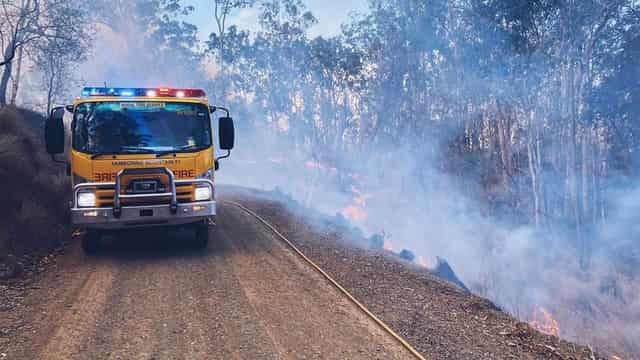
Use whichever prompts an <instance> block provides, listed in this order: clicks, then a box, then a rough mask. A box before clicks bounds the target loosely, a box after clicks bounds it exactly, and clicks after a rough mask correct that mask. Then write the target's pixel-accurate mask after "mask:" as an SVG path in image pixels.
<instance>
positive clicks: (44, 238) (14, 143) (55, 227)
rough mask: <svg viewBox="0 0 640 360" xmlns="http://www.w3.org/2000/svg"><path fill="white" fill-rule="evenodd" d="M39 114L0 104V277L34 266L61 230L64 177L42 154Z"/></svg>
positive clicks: (66, 190)
mask: <svg viewBox="0 0 640 360" xmlns="http://www.w3.org/2000/svg"><path fill="white" fill-rule="evenodd" d="M43 124H44V118H43V117H42V116H41V115H39V114H37V113H35V112H32V111H27V110H21V109H17V108H14V107H4V108H2V109H0V134H1V136H0V189H2V191H3V193H2V195H1V197H2V202H1V203H2V206H0V229H2V230H3V231H0V279H7V278H12V277H16V276H19V275H20V273H21V272H23V271H24V270H25V268H26V270H27V271H30V270H31V269H32V268H33V267H37V266H36V262H37V261H36V259H39V258H41V257H42V256H44V255H46V254H48V253H49V252H51V251H52V250H53V249H54V248H56V246H58V245H59V244H60V242H61V241H63V239H65V238H68V236H67V231H68V229H67V227H66V226H65V225H66V224H67V217H66V212H67V210H66V209H67V207H68V206H67V203H68V194H69V189H70V187H69V178H68V177H67V176H66V175H65V173H64V172H65V168H64V165H60V164H55V163H53V162H52V161H51V159H50V157H49V156H48V155H47V154H46V152H45V148H44V140H43V130H42V129H43V128H44V126H43Z"/></svg>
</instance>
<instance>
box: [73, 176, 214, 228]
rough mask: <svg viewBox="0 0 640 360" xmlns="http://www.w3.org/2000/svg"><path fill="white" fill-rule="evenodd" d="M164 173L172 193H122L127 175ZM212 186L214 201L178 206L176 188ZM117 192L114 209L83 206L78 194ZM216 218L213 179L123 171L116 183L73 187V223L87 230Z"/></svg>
mask: <svg viewBox="0 0 640 360" xmlns="http://www.w3.org/2000/svg"><path fill="white" fill-rule="evenodd" d="M158 173H162V174H165V175H167V176H168V177H169V191H168V192H163V193H148V194H144V193H143V194H121V184H122V177H123V176H124V175H148V174H158ZM185 184H186V185H198V184H205V185H208V186H209V188H210V190H211V199H210V200H208V201H196V202H189V203H178V201H177V193H176V185H185ZM97 189H113V190H114V198H113V207H112V208H105V207H92V208H87V207H79V206H78V194H79V193H80V192H81V191H83V190H91V191H93V190H97ZM145 198H170V201H169V203H168V204H154V205H135V206H122V200H123V199H145ZM215 215H216V202H215V200H214V183H213V181H211V180H209V179H185V180H176V179H175V175H174V174H173V172H172V171H171V170H170V169H168V168H164V167H163V168H143V169H123V170H121V171H120V172H118V174H117V175H116V181H115V182H100V183H94V182H91V183H81V184H77V185H75V186H74V187H73V202H72V208H71V223H72V224H73V225H75V226H79V227H85V228H104V229H120V228H131V227H146V226H161V225H182V224H188V223H194V222H199V221H205V220H208V219H211V218H212V217H214V216H215Z"/></svg>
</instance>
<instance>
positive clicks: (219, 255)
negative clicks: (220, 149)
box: [0, 204, 411, 359]
mask: <svg viewBox="0 0 640 360" xmlns="http://www.w3.org/2000/svg"><path fill="white" fill-rule="evenodd" d="M190 235H191V234H189V233H188V232H186V231H185V232H182V233H179V232H176V233H171V232H160V233H159V232H144V233H142V232H141V233H134V234H129V235H128V236H123V237H119V238H117V239H108V238H107V239H104V240H105V243H106V244H105V249H103V251H102V252H101V253H100V255H98V256H95V257H87V256H85V255H84V254H82V252H81V250H80V249H79V246H77V245H76V246H74V247H72V248H71V249H69V251H68V252H67V253H66V254H64V255H62V256H61V258H60V259H59V260H58V261H57V264H56V266H55V268H54V269H52V270H51V271H48V272H47V273H46V274H45V275H44V276H43V277H42V278H41V279H40V280H38V281H37V282H36V285H35V286H33V287H32V289H31V290H30V291H29V292H28V295H27V297H26V298H25V299H24V301H22V302H20V304H19V305H17V306H15V307H14V308H12V309H11V310H10V311H5V312H4V313H3V314H2V316H1V318H2V319H0V328H2V329H5V336H3V337H1V338H0V359H36V358H37V359H410V358H411V356H410V354H409V353H408V352H406V350H404V348H403V347H401V346H400V345H399V344H398V343H396V342H395V340H393V339H392V338H391V337H390V336H389V335H387V334H386V333H384V332H382V330H380V329H379V328H378V327H377V326H376V325H375V324H374V323H373V322H372V321H371V320H369V319H368V318H367V317H365V316H364V315H363V314H362V313H361V312H360V311H359V310H358V309H357V308H356V307H355V306H354V305H352V304H351V303H349V302H348V301H347V300H345V299H344V298H343V297H342V296H341V295H340V294H339V293H338V292H337V291H336V290H335V289H334V288H333V287H332V286H331V285H329V284H328V283H327V281H326V280H324V279H323V278H322V277H320V275H318V274H317V273H316V272H314V271H312V270H310V268H309V267H308V266H307V265H306V264H304V263H303V262H302V261H301V260H300V259H299V258H298V257H297V256H296V255H294V254H293V253H292V252H291V251H290V250H289V249H288V248H286V247H285V246H284V245H283V244H281V242H280V241H279V240H278V239H276V238H275V237H274V236H273V234H271V233H270V232H269V231H268V230H266V229H265V228H264V226H262V225H260V224H259V223H258V222H257V221H256V220H255V219H253V218H251V217H250V216H249V215H247V214H245V213H244V212H242V211H241V210H240V209H238V208H236V207H235V206H233V205H228V204H221V205H220V206H219V215H218V224H217V226H216V228H215V229H214V230H212V235H213V236H212V241H211V243H210V244H209V248H208V249H206V250H205V251H199V250H195V249H193V248H192V247H190V245H189V244H187V243H188V241H189V239H190Z"/></svg>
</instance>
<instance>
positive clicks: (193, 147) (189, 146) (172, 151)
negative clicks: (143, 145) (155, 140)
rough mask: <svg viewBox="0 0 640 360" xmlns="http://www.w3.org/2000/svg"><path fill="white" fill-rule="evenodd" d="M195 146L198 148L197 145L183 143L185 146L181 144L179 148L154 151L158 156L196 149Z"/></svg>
mask: <svg viewBox="0 0 640 360" xmlns="http://www.w3.org/2000/svg"><path fill="white" fill-rule="evenodd" d="M197 148H199V146H198V145H185V146H181V147H179V148H176V149H172V150H166V151H158V152H157V153H156V157H157V158H159V157H163V156H167V155H171V154H175V153H177V152H181V151H186V150H193V149H197Z"/></svg>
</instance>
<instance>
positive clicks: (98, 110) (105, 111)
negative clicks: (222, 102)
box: [73, 101, 211, 154]
mask: <svg viewBox="0 0 640 360" xmlns="http://www.w3.org/2000/svg"><path fill="white" fill-rule="evenodd" d="M209 146H211V123H210V120H209V111H208V108H207V107H206V106H204V105H202V104H190V103H177V102H176V103H172V102H142V101H137V102H134V101H111V102H88V103H82V104H80V105H78V107H77V109H76V112H75V115H74V126H73V147H74V149H76V150H78V151H81V152H84V153H88V154H101V153H107V154H127V153H129V154H132V153H157V152H167V151H174V150H175V151H177V152H178V151H197V150H202V149H205V148H208V147H209Z"/></svg>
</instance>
